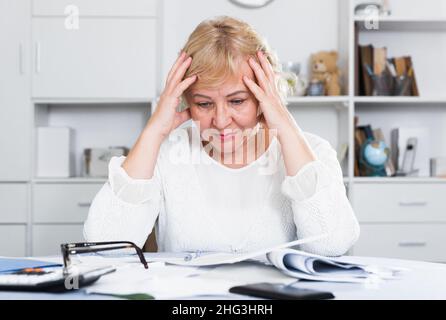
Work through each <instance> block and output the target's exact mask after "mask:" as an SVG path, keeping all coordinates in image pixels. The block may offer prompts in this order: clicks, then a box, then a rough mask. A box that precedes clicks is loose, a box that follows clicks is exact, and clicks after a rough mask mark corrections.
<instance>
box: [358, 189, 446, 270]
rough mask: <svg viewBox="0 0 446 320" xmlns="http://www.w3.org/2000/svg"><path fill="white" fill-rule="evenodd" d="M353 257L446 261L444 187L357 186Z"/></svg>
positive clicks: (445, 200) (445, 193) (445, 202)
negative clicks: (358, 231)
mask: <svg viewBox="0 0 446 320" xmlns="http://www.w3.org/2000/svg"><path fill="white" fill-rule="evenodd" d="M353 191H354V192H353V208H354V211H355V213H356V214H357V217H358V220H359V221H360V223H361V235H360V237H359V240H358V242H357V243H356V244H355V246H354V249H353V254H354V255H366V256H382V257H392V258H405V259H419V260H427V261H437V262H446V253H445V252H444V250H443V247H444V244H445V243H446V211H445V208H446V199H445V195H446V184H444V183H434V182H432V183H427V182H424V183H420V182H418V183H417V182H405V183H398V182H387V183H383V182H381V183H356V184H355V185H354V186H353Z"/></svg>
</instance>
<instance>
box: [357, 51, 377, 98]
mask: <svg viewBox="0 0 446 320" xmlns="http://www.w3.org/2000/svg"><path fill="white" fill-rule="evenodd" d="M373 51H374V50H373V46H372V45H367V46H359V52H360V67H361V75H362V85H363V87H362V88H361V89H360V92H361V95H365V96H371V95H372V94H373V80H372V77H371V76H370V72H369V71H368V70H367V66H370V67H371V66H373Z"/></svg>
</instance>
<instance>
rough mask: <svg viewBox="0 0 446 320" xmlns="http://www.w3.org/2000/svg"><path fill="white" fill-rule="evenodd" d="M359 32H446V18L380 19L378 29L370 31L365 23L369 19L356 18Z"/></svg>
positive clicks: (368, 21)
mask: <svg viewBox="0 0 446 320" xmlns="http://www.w3.org/2000/svg"><path fill="white" fill-rule="evenodd" d="M354 21H355V22H357V23H358V25H359V30H361V31H366V32H376V31H415V32H423V31H446V17H437V18H420V17H380V18H379V20H378V21H379V25H378V29H368V28H366V26H365V23H370V21H371V20H370V19H369V18H364V17H355V19H354Z"/></svg>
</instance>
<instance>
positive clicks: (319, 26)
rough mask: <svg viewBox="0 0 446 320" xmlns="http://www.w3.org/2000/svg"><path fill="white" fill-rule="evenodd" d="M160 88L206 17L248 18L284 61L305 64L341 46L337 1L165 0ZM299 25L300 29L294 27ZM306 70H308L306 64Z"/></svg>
mask: <svg viewBox="0 0 446 320" xmlns="http://www.w3.org/2000/svg"><path fill="white" fill-rule="evenodd" d="M162 3H163V5H164V7H163V8H162V10H163V33H162V34H163V39H162V42H163V44H162V48H163V51H162V53H163V54H162V57H161V60H162V61H161V62H162V76H161V79H160V81H161V83H160V88H163V87H164V82H165V78H166V75H167V73H168V72H169V70H170V68H171V65H172V64H173V62H174V61H175V59H176V56H177V54H178V52H179V51H180V50H181V48H182V47H183V46H184V44H185V43H186V41H187V38H188V36H189V34H190V33H192V31H193V30H194V29H195V27H196V26H197V25H198V24H199V23H200V22H201V21H202V20H204V19H207V18H210V17H213V16H218V15H230V16H233V17H236V18H240V19H243V20H245V21H246V22H248V23H250V24H252V25H253V26H254V28H255V29H256V30H257V31H258V32H259V33H260V34H262V35H263V36H264V37H266V39H267V40H268V42H269V44H270V45H271V46H272V48H273V49H275V50H276V51H277V53H278V55H279V58H280V60H281V61H287V60H293V61H301V62H302V63H304V64H306V63H307V62H308V59H309V56H310V54H311V53H313V52H316V51H319V50H333V49H337V48H338V14H337V10H338V1H336V0H311V1H296V0H275V1H274V2H273V3H271V4H270V5H269V6H267V7H265V8H261V9H243V8H240V7H238V6H236V5H234V4H233V3H231V2H230V1H229V0H212V1H209V0H188V1H184V0H164V1H162ZM294 25H299V28H297V27H294ZM303 68H304V69H303V70H302V72H303V73H307V71H306V65H303Z"/></svg>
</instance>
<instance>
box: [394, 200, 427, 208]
mask: <svg viewBox="0 0 446 320" xmlns="http://www.w3.org/2000/svg"><path fill="white" fill-rule="evenodd" d="M399 205H400V206H402V207H425V206H427V201H400V202H399Z"/></svg>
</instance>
